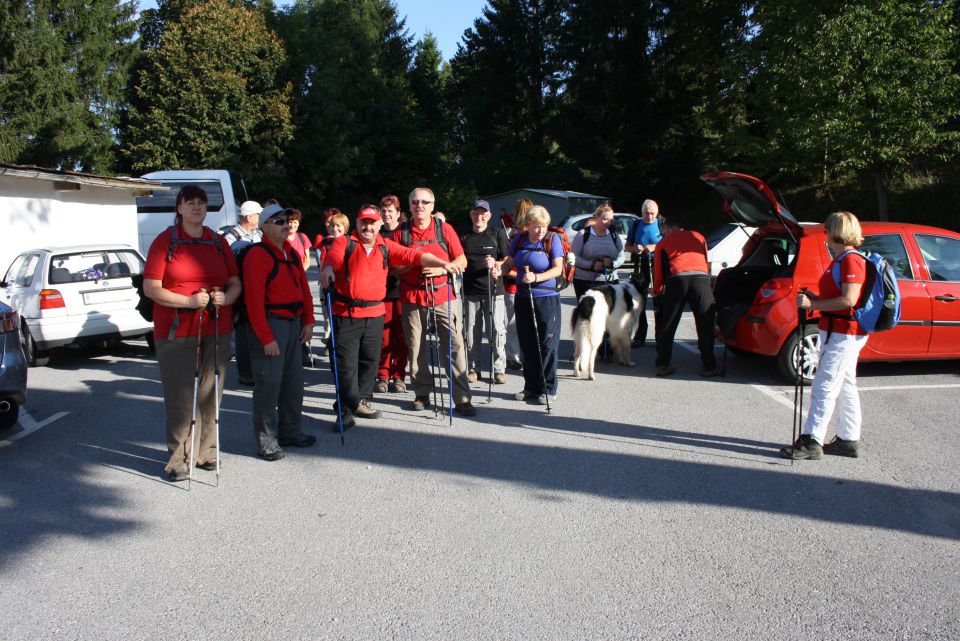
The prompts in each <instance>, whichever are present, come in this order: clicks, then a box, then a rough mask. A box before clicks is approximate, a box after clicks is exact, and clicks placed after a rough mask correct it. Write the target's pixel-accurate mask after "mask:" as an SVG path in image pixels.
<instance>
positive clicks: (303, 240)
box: [287, 232, 310, 263]
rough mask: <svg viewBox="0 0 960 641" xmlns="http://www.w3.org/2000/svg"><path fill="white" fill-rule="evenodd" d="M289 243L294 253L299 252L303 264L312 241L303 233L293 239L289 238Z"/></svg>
mask: <svg viewBox="0 0 960 641" xmlns="http://www.w3.org/2000/svg"><path fill="white" fill-rule="evenodd" d="M287 242H288V243H290V246H291V247H292V248H293V251H295V252H297V256H299V257H300V262H301V263H302V262H303V258H304V257H305V256H306V255H307V251H308V250H309V249H310V239H309V238H308V237H307V235H306V234H304V233H303V232H297V233H296V234H294V235H293V238H287Z"/></svg>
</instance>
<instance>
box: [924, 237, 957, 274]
mask: <svg viewBox="0 0 960 641" xmlns="http://www.w3.org/2000/svg"><path fill="white" fill-rule="evenodd" d="M916 238H917V244H918V245H919V246H920V253H921V254H922V255H923V261H924V262H925V263H926V264H927V271H929V272H930V279H931V280H940V281H960V240H957V239H956V238H950V237H948V236H937V235H934V234H917V236H916Z"/></svg>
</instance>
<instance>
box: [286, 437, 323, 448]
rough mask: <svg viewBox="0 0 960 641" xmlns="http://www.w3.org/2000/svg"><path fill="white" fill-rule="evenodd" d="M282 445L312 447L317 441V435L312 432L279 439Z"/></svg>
mask: <svg viewBox="0 0 960 641" xmlns="http://www.w3.org/2000/svg"><path fill="white" fill-rule="evenodd" d="M277 442H278V443H279V444H280V447H310V446H311V445H313V444H314V443H316V442H317V437H316V436H312V435H310V434H301V435H299V436H290V437H287V438H281V439H278V440H277Z"/></svg>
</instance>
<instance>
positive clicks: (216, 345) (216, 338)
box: [213, 287, 220, 487]
mask: <svg viewBox="0 0 960 641" xmlns="http://www.w3.org/2000/svg"><path fill="white" fill-rule="evenodd" d="M219 291H220V288H219V287H214V288H213V292H214V293H217V292H219ZM213 427H214V430H215V433H216V447H217V484H216V486H215V487H220V307H219V306H218V305H214V306H213Z"/></svg>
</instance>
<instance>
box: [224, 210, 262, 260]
mask: <svg viewBox="0 0 960 641" xmlns="http://www.w3.org/2000/svg"><path fill="white" fill-rule="evenodd" d="M261 211H263V209H262V208H261V207H260V203H258V202H257V201H255V200H248V201H246V202H244V203H243V204H242V205H240V216H239V222H238V223H237V224H236V225H234V226H233V227H231V228H229V229H227V230H226V231H225V232H223V237H224V238H226V239H227V243H228V244H229V245H230V248H231V249H233V244H234V243H235V242H237V241H239V240H242V241H245V242H247V243H259V242H260V239H261V238H262V237H263V233H262V232H261V231H260V212H261ZM234 252H236V250H234Z"/></svg>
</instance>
